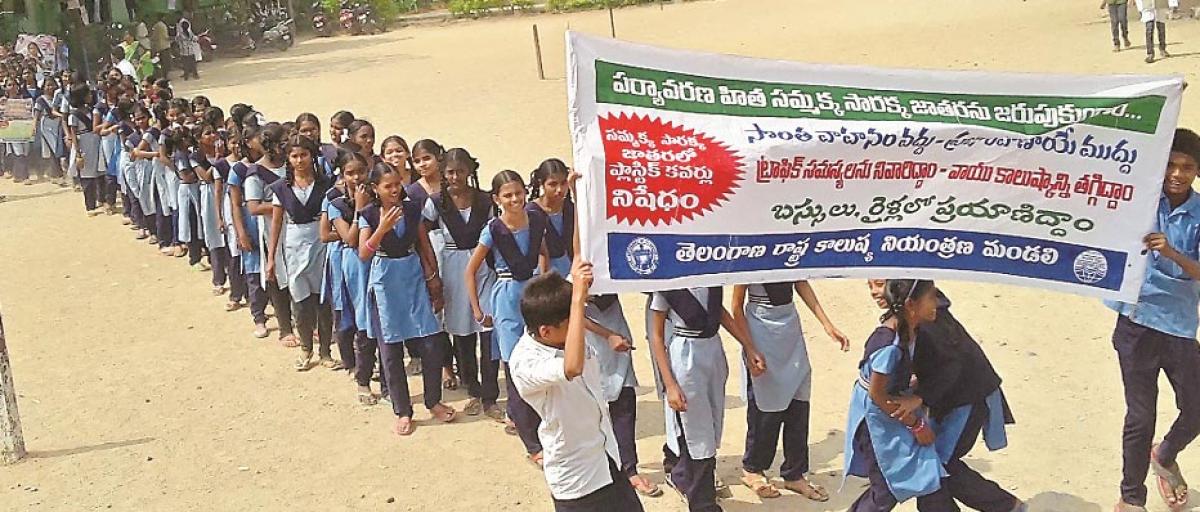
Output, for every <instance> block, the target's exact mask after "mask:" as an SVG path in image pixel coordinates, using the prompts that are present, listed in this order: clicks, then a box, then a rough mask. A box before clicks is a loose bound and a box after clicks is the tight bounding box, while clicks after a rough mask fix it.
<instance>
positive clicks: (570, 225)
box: [525, 158, 575, 276]
mask: <svg viewBox="0 0 1200 512" xmlns="http://www.w3.org/2000/svg"><path fill="white" fill-rule="evenodd" d="M569 175H570V169H567V164H564V163H563V162H562V160H559V159H557V158H551V159H549V160H546V161H544V162H542V163H541V165H539V166H538V168H537V169H534V171H533V173H532V175H531V176H530V179H529V188H530V193H529V197H530V199H532V201H530V202H529V203H528V204H527V205H526V206H525V209H526V210H528V211H529V214H530V215H535V216H538V217H542V218H543V219H544V220H545V221H546V223H547V225H548V226H549V229H547V230H546V251H547V255H548V256H549V257H550V268H552V269H554V270H556V271H557V272H558V273H559V274H562V275H564V276H565V275H567V272H569V271H570V269H571V258H572V257H574V254H575V253H574V247H573V243H572V240H573V239H574V237H575V204H574V203H573V202H571V198H570V196H569V195H568V194H567V192H568V184H567V178H568V176H569Z"/></svg>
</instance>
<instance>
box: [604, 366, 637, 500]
mask: <svg viewBox="0 0 1200 512" xmlns="http://www.w3.org/2000/svg"><path fill="white" fill-rule="evenodd" d="M608 416H609V418H611V419H612V426H613V435H615V436H617V450H618V451H619V452H620V453H621V473H622V474H624V475H625V477H626V478H627V479H628V478H629V477H631V476H633V475H636V474H637V472H638V471H637V464H638V456H637V391H636V390H635V389H633V388H631V387H626V388H621V394H620V395H618V396H617V399H616V400H613V401H611V402H609V403H608Z"/></svg>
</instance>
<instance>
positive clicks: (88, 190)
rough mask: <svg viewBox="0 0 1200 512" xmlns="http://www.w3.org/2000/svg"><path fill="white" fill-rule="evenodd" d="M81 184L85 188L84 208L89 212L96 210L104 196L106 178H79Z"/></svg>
mask: <svg viewBox="0 0 1200 512" xmlns="http://www.w3.org/2000/svg"><path fill="white" fill-rule="evenodd" d="M79 184H80V185H81V186H82V187H83V207H84V208H87V211H89V212H90V211H92V210H95V209H96V205H97V204H99V202H100V201H101V199H102V197H101V196H103V195H104V191H103V189H104V178H103V177H98V178H79Z"/></svg>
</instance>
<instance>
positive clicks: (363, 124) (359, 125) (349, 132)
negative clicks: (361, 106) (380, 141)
mask: <svg viewBox="0 0 1200 512" xmlns="http://www.w3.org/2000/svg"><path fill="white" fill-rule="evenodd" d="M367 127H370V128H371V130H372V131H374V130H375V125H373V124H371V122H370V121H367V120H366V119H355V120H354V122H353V123H350V126H347V127H346V138H347V140H352V139H354V134H355V133H358V131H359V130H361V129H363V128H367ZM372 151H374V148H372Z"/></svg>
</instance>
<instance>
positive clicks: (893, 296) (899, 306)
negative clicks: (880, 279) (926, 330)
mask: <svg viewBox="0 0 1200 512" xmlns="http://www.w3.org/2000/svg"><path fill="white" fill-rule="evenodd" d="M932 288H933V281H929V280H925V279H921V280H917V279H889V280H888V281H887V284H886V285H885V286H884V289H883V299H884V301H886V302H887V306H888V307H887V312H885V313H884V314H883V317H882V318H880V319H879V321H880V322H884V321H887V320H888V319H889V318H892V317H896V332H897V333H898V334H899V335H900V340H901V341H902V342H903V343H910V342H912V340H910V339H908V337H909V327H910V326H909V325H908V319H907V318H906V316H905V315H904V313H905V308H906V307H907V305H908V301H910V300H913V299H916V298H918V297H920V296H922V295H924V294H925V292H927V291H929V290H930V289H932Z"/></svg>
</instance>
